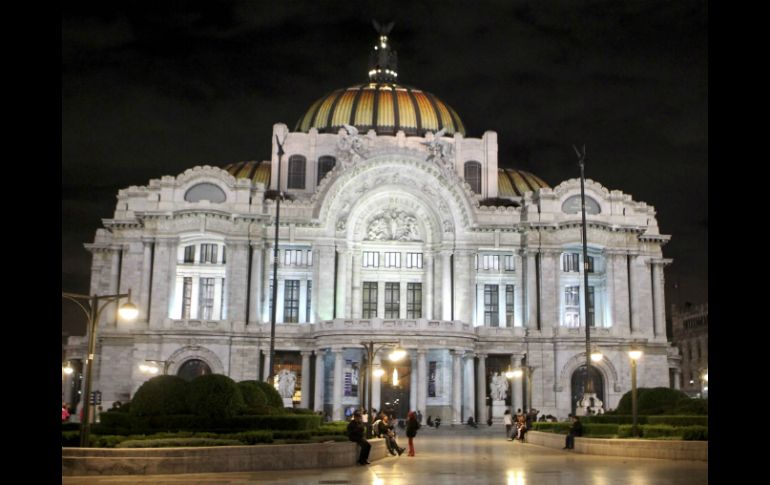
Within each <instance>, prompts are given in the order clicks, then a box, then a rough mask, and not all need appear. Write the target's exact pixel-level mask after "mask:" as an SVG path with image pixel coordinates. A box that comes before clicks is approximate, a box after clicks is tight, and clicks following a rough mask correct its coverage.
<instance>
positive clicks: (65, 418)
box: [61, 403, 70, 423]
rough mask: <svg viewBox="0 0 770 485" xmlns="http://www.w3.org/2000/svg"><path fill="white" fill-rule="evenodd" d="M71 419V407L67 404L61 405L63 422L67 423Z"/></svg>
mask: <svg viewBox="0 0 770 485" xmlns="http://www.w3.org/2000/svg"><path fill="white" fill-rule="evenodd" d="M69 419H70V406H69V404H67V403H62V405H61V422H62V423H66V422H67V421H69Z"/></svg>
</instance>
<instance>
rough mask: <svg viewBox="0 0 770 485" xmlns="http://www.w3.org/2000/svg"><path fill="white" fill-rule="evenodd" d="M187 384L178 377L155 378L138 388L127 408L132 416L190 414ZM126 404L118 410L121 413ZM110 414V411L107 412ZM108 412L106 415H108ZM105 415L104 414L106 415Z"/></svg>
mask: <svg viewBox="0 0 770 485" xmlns="http://www.w3.org/2000/svg"><path fill="white" fill-rule="evenodd" d="M189 386H190V385H189V384H188V382H187V381H185V380H184V379H182V378H181V377H178V376H155V377H153V378H151V379H148V380H147V381H145V383H144V384H142V385H141V386H139V389H137V391H136V394H134V398H133V399H132V401H131V403H132V404H131V406H130V407H129V414H131V415H132V416H165V415H169V414H185V413H188V412H190V409H189V407H188V404H187V400H188V392H189ZM125 407H127V404H124V405H123V406H121V407H120V408H119V409H121V411H119V412H118V413H120V412H125V411H122V410H123V409H124V408H125ZM109 412H112V411H109ZM109 412H108V413H109ZM108 413H105V414H108Z"/></svg>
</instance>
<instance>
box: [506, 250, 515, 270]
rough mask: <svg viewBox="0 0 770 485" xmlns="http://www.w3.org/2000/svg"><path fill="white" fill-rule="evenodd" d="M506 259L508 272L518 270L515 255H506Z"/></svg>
mask: <svg viewBox="0 0 770 485" xmlns="http://www.w3.org/2000/svg"><path fill="white" fill-rule="evenodd" d="M504 258H505V270H506V271H515V270H516V259H515V258H514V257H513V254H506V255H505V256H504Z"/></svg>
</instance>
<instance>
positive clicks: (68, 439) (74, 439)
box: [61, 431, 80, 447]
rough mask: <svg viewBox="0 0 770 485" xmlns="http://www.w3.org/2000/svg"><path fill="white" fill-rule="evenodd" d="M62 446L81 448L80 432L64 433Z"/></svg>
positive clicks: (62, 434)
mask: <svg viewBox="0 0 770 485" xmlns="http://www.w3.org/2000/svg"><path fill="white" fill-rule="evenodd" d="M61 445H62V446H67V447H69V446H80V431H62V433H61Z"/></svg>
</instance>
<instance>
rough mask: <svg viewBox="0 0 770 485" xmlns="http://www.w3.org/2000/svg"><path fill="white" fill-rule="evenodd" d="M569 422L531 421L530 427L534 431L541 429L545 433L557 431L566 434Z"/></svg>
mask: <svg viewBox="0 0 770 485" xmlns="http://www.w3.org/2000/svg"><path fill="white" fill-rule="evenodd" d="M570 424H572V423H567V422H560V423H540V422H537V423H532V429H534V430H535V431H543V432H545V433H558V434H567V432H568V431H569V427H570Z"/></svg>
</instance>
